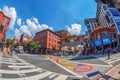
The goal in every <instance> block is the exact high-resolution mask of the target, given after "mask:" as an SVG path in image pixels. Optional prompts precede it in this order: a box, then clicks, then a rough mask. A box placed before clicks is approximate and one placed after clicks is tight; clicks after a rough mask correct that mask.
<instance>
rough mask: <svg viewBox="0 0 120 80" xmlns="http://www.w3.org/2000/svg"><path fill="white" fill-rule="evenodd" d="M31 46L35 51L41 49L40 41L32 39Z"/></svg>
mask: <svg viewBox="0 0 120 80" xmlns="http://www.w3.org/2000/svg"><path fill="white" fill-rule="evenodd" d="M30 47H31V48H32V49H33V51H35V52H38V51H39V43H38V42H35V41H32V42H30Z"/></svg>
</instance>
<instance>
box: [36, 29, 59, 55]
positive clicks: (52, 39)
mask: <svg viewBox="0 0 120 80" xmlns="http://www.w3.org/2000/svg"><path fill="white" fill-rule="evenodd" d="M34 41H38V42H40V44H41V50H42V52H43V53H52V52H53V51H59V50H60V44H59V42H60V36H59V35H58V34H56V33H55V32H53V31H51V30H49V29H46V30H43V31H40V32H37V33H36V35H35V37H34Z"/></svg>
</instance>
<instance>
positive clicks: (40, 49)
mask: <svg viewBox="0 0 120 80" xmlns="http://www.w3.org/2000/svg"><path fill="white" fill-rule="evenodd" d="M40 48H41V45H40V44H39V49H40ZM41 51H42V50H41V49H40V54H41V53H42V52H41Z"/></svg>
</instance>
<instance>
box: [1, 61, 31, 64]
mask: <svg viewBox="0 0 120 80" xmlns="http://www.w3.org/2000/svg"><path fill="white" fill-rule="evenodd" d="M0 63H4V64H29V63H27V62H26V63H13V62H5V61H0Z"/></svg>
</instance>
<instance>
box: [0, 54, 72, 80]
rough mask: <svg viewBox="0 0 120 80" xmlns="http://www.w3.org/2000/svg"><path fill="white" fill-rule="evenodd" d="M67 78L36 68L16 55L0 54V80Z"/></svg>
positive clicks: (63, 79)
mask: <svg viewBox="0 0 120 80" xmlns="http://www.w3.org/2000/svg"><path fill="white" fill-rule="evenodd" d="M68 77H71V76H68V75H63V74H59V73H54V72H51V71H47V70H44V69H41V68H39V67H36V66H34V65H32V64H30V63H28V62H26V61H24V60H22V59H20V58H19V57H17V56H16V55H13V56H12V57H11V56H7V57H5V56H3V55H2V54H0V80H66V79H67V78H68Z"/></svg>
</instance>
